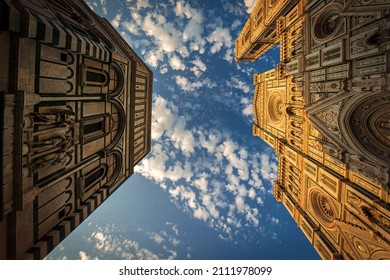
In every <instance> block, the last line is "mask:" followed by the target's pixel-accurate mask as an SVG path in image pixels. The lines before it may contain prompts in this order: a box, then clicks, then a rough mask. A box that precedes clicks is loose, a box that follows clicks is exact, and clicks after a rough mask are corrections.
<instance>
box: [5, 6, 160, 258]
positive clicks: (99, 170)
mask: <svg viewBox="0 0 390 280" xmlns="http://www.w3.org/2000/svg"><path fill="white" fill-rule="evenodd" d="M0 13H1V14H0V49H1V51H0V69H1V75H0V99H1V103H0V104H1V107H2V108H1V111H0V113H1V114H2V115H1V118H0V125H1V131H2V135H1V138H0V139H1V145H0V147H1V162H0V165H1V169H0V170H1V172H2V173H1V181H0V259H42V258H44V257H45V256H46V255H47V254H48V253H49V252H50V251H51V250H52V249H53V248H54V247H55V246H56V245H58V244H59V243H60V242H61V241H62V240H63V239H64V238H65V237H66V236H67V235H68V234H69V233H70V232H72V231H73V230H74V229H75V228H76V227H77V226H78V225H79V224H80V223H81V222H82V221H83V220H85V219H86V218H87V217H88V216H89V215H90V214H91V213H92V212H93V211H94V210H95V209H96V208H97V207H99V205H100V204H101V203H102V202H103V201H104V200H105V199H107V198H108V197H109V196H110V195H111V194H112V193H113V192H114V191H115V190H116V189H117V188H118V187H119V186H120V185H121V184H122V183H123V182H124V181H125V180H126V179H127V178H128V177H129V176H130V175H132V174H133V169H134V166H135V165H136V164H137V163H138V162H139V161H140V160H141V159H142V158H143V157H144V156H145V155H146V154H147V153H148V152H149V151H150V141H151V137H150V133H151V98H152V96H151V95H152V80H153V77H152V72H151V71H150V70H149V68H148V67H147V66H146V64H145V63H144V62H143V61H142V60H141V59H140V58H139V57H138V56H137V55H136V53H135V52H134V51H133V50H132V49H131V48H130V47H129V45H128V44H127V43H126V42H125V41H124V40H123V39H122V38H121V36H120V35H119V34H118V33H117V31H116V30H115V29H114V28H113V27H112V26H111V25H110V23H109V22H108V21H107V20H106V19H103V18H101V17H99V16H98V15H97V14H95V13H94V12H93V11H92V10H91V9H90V8H89V7H88V5H87V4H86V3H84V2H83V1H81V0H70V1H61V0H56V1H54V0H53V1H52V0H18V1H8V0H1V1H0Z"/></svg>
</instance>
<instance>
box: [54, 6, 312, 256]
mask: <svg viewBox="0 0 390 280" xmlns="http://www.w3.org/2000/svg"><path fill="white" fill-rule="evenodd" d="M87 2H88V3H89V5H90V7H91V8H93V10H94V11H95V12H96V13H98V14H99V15H101V16H103V17H106V18H107V19H108V20H109V21H111V23H112V25H113V26H114V27H115V28H116V29H117V30H118V31H119V32H120V34H121V35H122V36H123V37H124V38H125V40H126V41H127V42H128V43H129V44H130V45H131V46H132V47H133V49H134V50H135V51H136V52H137V53H138V54H139V55H140V56H141V58H142V59H144V61H146V63H147V64H148V65H149V67H150V68H151V69H152V71H153V72H154V83H153V119H152V151H151V153H150V154H149V155H148V156H147V157H146V158H145V159H143V160H142V162H141V163H140V164H139V165H138V166H137V167H136V169H135V174H134V175H133V176H132V177H131V178H130V179H129V180H128V181H126V183H124V184H123V185H122V186H121V187H120V188H119V189H118V190H117V191H116V192H115V193H114V194H113V195H112V196H111V197H110V198H109V199H107V201H106V202H104V203H103V204H102V206H100V208H98V209H97V210H96V211H95V212H94V213H93V214H92V215H91V216H90V217H89V218H88V219H87V220H86V221H85V222H84V223H83V224H82V225H81V226H79V228H77V229H76V230H75V231H74V232H73V233H72V234H71V235H70V236H69V237H68V238H66V239H65V240H64V242H62V243H61V244H60V245H59V246H58V247H57V248H56V249H55V250H54V251H53V252H52V253H51V254H50V255H49V256H48V257H47V258H48V259H318V258H319V257H318V255H317V253H316V252H315V251H314V249H313V248H312V246H311V245H310V244H309V242H308V241H307V240H306V238H305V237H304V235H303V234H302V233H301V231H300V230H299V229H298V228H297V226H296V224H295V222H294V221H293V219H292V218H291V217H290V215H289V214H288V213H287V211H286V210H285V209H284V207H283V205H282V204H280V203H277V202H276V201H275V199H274V198H273V195H272V181H273V180H275V179H276V176H277V157H276V156H275V154H274V153H273V150H272V149H271V148H270V147H268V146H267V145H266V144H265V143H264V142H263V141H262V140H260V139H259V138H256V137H253V136H252V135H251V124H252V119H253V109H252V104H251V102H252V95H253V90H254V86H253V84H252V77H253V74H254V73H260V72H263V71H265V70H268V69H271V68H273V67H274V66H275V64H276V63H278V60H279V49H278V47H277V46H276V47H275V48H274V49H272V50H271V51H269V52H268V53H267V54H266V56H264V57H262V58H261V59H259V61H258V62H256V63H236V62H235V61H234V40H235V38H236V37H237V36H238V34H239V33H240V31H241V29H242V27H243V25H244V23H245V21H246V19H247V17H248V13H249V12H250V11H251V9H252V8H253V4H254V2H255V0H245V1H244V0H236V1H231V0H204V1H187V0H175V1H173V0H165V1H158V0H127V1H126V0H109V1H105V0H96V1H87Z"/></svg>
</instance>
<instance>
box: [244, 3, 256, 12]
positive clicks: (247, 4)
mask: <svg viewBox="0 0 390 280" xmlns="http://www.w3.org/2000/svg"><path fill="white" fill-rule="evenodd" d="M244 1H245V6H246V8H247V9H246V12H247V13H248V14H250V13H251V12H252V11H253V8H254V7H255V5H256V3H257V0H244Z"/></svg>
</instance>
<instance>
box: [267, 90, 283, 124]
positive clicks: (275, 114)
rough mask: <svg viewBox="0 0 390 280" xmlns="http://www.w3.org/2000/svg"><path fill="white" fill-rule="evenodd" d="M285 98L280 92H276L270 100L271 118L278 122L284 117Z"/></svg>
mask: <svg viewBox="0 0 390 280" xmlns="http://www.w3.org/2000/svg"><path fill="white" fill-rule="evenodd" d="M283 107H284V106H283V100H282V96H281V95H280V94H279V93H274V95H272V96H271V98H270V99H269V101H268V114H269V117H270V119H271V120H272V121H273V122H274V123H276V124H278V123H280V122H281V120H282V117H283Z"/></svg>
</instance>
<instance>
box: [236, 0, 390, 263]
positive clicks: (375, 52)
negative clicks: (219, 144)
mask: <svg viewBox="0 0 390 280" xmlns="http://www.w3.org/2000/svg"><path fill="white" fill-rule="evenodd" d="M389 15H390V2H389V1H387V0H331V1H330V0H327V1H322V0H271V1H263V0H258V1H257V4H256V6H255V7H254V10H253V11H252V13H251V14H250V16H249V19H248V21H247V22H246V24H245V26H244V28H243V30H242V32H241V34H240V35H239V37H238V38H237V40H236V42H235V43H236V53H235V58H236V61H251V62H253V61H256V60H257V59H258V58H259V57H260V56H261V55H263V54H264V53H265V52H266V51H267V50H269V49H270V48H272V47H274V46H275V45H277V44H279V46H280V63H279V64H278V65H277V66H276V67H275V69H272V70H270V71H267V72H265V73H260V74H255V75H254V85H255V92H254V96H253V108H254V124H253V135H254V136H258V137H260V138H261V139H263V140H264V141H265V142H266V143H268V144H269V145H270V146H271V147H273V148H274V149H275V152H276V155H277V156H278V178H277V180H276V181H275V182H274V184H273V193H274V197H275V198H276V200H277V201H279V202H282V203H283V205H284V206H285V207H286V209H287V210H288V212H289V213H290V214H291V216H292V217H293V219H294V220H295V222H296V223H297V225H298V227H299V228H300V229H301V230H302V232H303V233H304V234H305V236H306V237H307V239H308V240H309V242H310V243H311V244H312V245H313V247H314V248H315V250H316V251H317V252H318V254H319V255H320V256H321V258H323V259H390V183H389V182H390V181H389V176H390V91H389V87H390V74H389V72H390V71H389V70H390V64H389V61H390V16H389Z"/></svg>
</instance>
